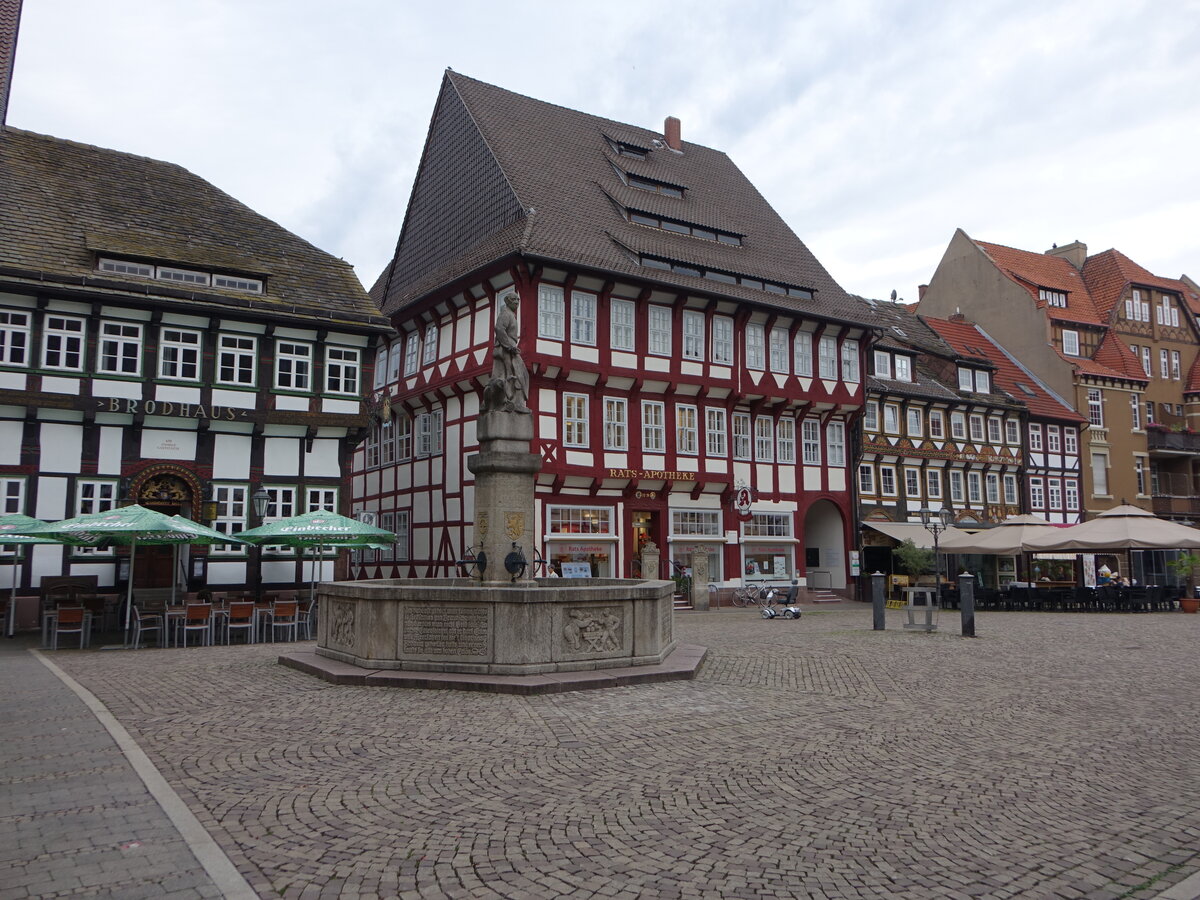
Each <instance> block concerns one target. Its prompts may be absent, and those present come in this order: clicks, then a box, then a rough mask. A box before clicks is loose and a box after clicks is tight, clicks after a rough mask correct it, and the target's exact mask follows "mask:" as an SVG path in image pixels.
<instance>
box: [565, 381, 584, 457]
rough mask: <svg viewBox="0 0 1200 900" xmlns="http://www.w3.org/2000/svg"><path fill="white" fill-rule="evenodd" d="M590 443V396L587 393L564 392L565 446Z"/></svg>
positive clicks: (582, 445) (580, 445) (581, 445)
mask: <svg viewBox="0 0 1200 900" xmlns="http://www.w3.org/2000/svg"><path fill="white" fill-rule="evenodd" d="M587 445H588V398H587V395H586V394H563V446H565V447H586V446H587Z"/></svg>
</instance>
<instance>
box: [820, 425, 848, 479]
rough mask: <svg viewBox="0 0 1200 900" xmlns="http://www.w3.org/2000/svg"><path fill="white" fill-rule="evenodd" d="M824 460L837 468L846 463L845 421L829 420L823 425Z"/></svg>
mask: <svg viewBox="0 0 1200 900" xmlns="http://www.w3.org/2000/svg"><path fill="white" fill-rule="evenodd" d="M825 462H826V463H828V464H829V465H831V466H836V467H839V468H840V467H842V466H844V465H846V423H845V422H830V423H828V424H827V425H826V426H825Z"/></svg>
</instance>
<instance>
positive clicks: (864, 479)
mask: <svg viewBox="0 0 1200 900" xmlns="http://www.w3.org/2000/svg"><path fill="white" fill-rule="evenodd" d="M858 492H859V493H860V494H874V493H875V467H874V466H872V465H871V464H870V463H863V464H862V465H860V466H859V467H858Z"/></svg>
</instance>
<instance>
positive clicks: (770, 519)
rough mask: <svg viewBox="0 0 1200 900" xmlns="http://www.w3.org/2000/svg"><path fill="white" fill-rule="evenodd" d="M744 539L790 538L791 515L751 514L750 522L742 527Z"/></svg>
mask: <svg viewBox="0 0 1200 900" xmlns="http://www.w3.org/2000/svg"><path fill="white" fill-rule="evenodd" d="M742 534H743V536H745V537H791V536H792V514H791V513H761V512H756V513H751V514H750V521H748V522H747V523H746V524H745V525H744V526H742Z"/></svg>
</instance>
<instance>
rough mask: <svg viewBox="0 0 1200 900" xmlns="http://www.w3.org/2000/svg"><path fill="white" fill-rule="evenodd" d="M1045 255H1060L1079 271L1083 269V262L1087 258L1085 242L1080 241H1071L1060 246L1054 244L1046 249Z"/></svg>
mask: <svg viewBox="0 0 1200 900" xmlns="http://www.w3.org/2000/svg"><path fill="white" fill-rule="evenodd" d="M1046 255H1047V256H1061V257H1062V258H1063V259H1065V260H1066V261H1067V262H1069V263H1070V264H1071V265H1073V266H1074V267H1075V268H1077V269H1079V271H1081V272H1082V271H1083V264H1084V262H1085V261H1086V260H1087V244H1085V243H1082V242H1081V241H1072V242H1071V243H1069V244H1063V245H1062V246H1061V247H1060V246H1058V244H1055V245H1054V246H1053V247H1051V248H1050V249H1049V250H1047V251H1046Z"/></svg>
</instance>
